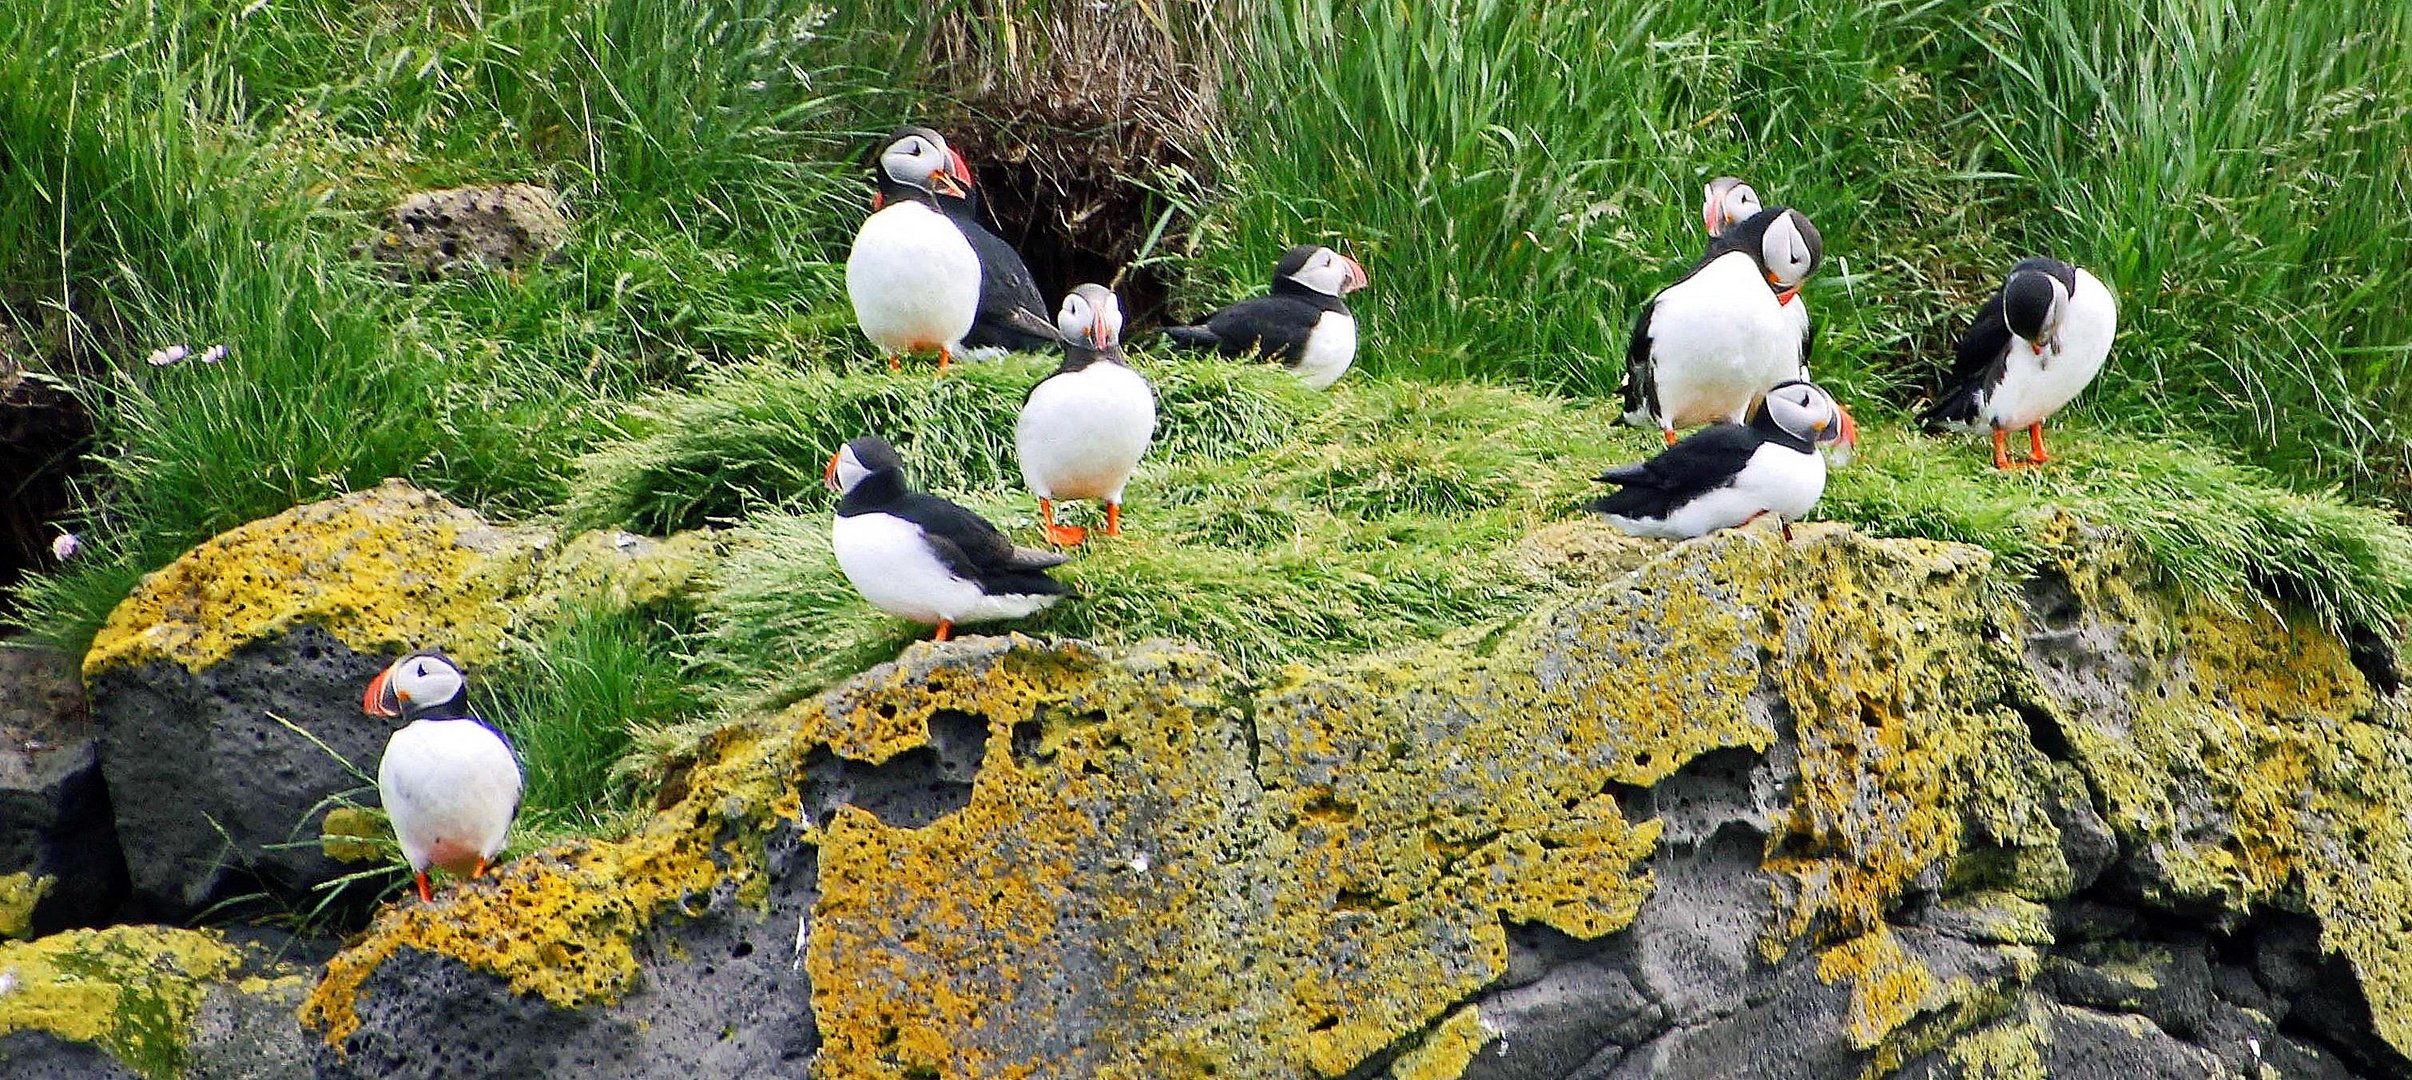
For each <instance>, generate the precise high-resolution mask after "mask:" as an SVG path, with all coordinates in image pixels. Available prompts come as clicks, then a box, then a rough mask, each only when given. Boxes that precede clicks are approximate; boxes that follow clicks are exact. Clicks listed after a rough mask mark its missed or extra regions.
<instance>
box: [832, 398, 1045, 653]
mask: <svg viewBox="0 0 2412 1080" xmlns="http://www.w3.org/2000/svg"><path fill="white" fill-rule="evenodd" d="M824 475H825V477H826V479H827V480H828V483H829V489H830V490H831V491H835V492H838V493H840V495H841V497H840V498H839V499H838V506H837V521H836V522H835V523H834V524H833V525H831V527H830V533H829V541H830V547H831V548H832V549H834V550H835V551H836V553H837V561H838V569H840V570H843V571H845V572H846V579H847V580H848V581H851V582H853V583H854V588H855V591H856V592H859V593H861V594H863V599H865V600H868V601H870V602H871V605H872V606H873V607H876V608H878V609H880V610H881V611H885V612H887V613H888V614H890V615H894V616H896V617H897V618H900V619H910V620H912V621H914V622H920V623H932V624H935V625H936V626H937V627H938V633H937V637H936V640H939V641H945V640H947V638H948V637H949V636H951V635H952V634H953V633H954V629H955V624H956V623H959V622H960V623H976V622H994V621H996V620H999V619H1018V618H1021V617H1023V616H1025V615H1030V614H1033V613H1035V612H1038V611H1042V610H1044V609H1046V608H1047V607H1048V606H1049V605H1051V604H1053V603H1055V602H1056V601H1058V600H1061V599H1063V598H1064V597H1065V596H1067V595H1069V594H1070V592H1071V590H1069V589H1066V588H1065V587H1064V585H1063V583H1062V582H1059V581H1057V580H1055V579H1054V578H1051V577H1048V576H1047V572H1046V571H1047V568H1048V567H1050V566H1060V565H1062V564H1064V563H1065V562H1068V561H1070V559H1071V557H1070V556H1068V555H1064V554H1061V553H1058V552H1053V551H1039V550H1036V549H1034V548H1022V547H1015V546H1014V545H1013V541H1011V540H1008V539H1006V538H1005V534H1004V533H1002V532H999V531H997V527H996V526H994V525H991V524H989V523H988V521H987V519H985V518H982V517H981V516H980V515H978V514H975V513H972V512H971V511H969V510H966V509H964V508H962V507H960V506H957V505H955V504H954V503H951V502H948V501H946V500H945V499H941V498H939V497H937V496H935V495H928V494H924V493H922V492H918V491H914V490H912V489H911V488H909V487H906V486H905V478H904V462H903V461H902V460H901V459H899V458H898V457H897V456H896V451H895V449H894V448H892V447H890V446H889V445H888V444H887V443H886V442H885V441H884V440H881V439H878V438H876V437H873V436H869V435H865V436H863V437H862V438H859V439H855V440H853V441H851V442H848V443H847V444H846V445H844V446H841V447H839V448H838V451H837V453H835V454H832V455H830V456H829V468H828V469H827V471H826V472H825V474H824Z"/></svg>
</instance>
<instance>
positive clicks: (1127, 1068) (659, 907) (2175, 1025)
mask: <svg viewBox="0 0 2412 1080" xmlns="http://www.w3.org/2000/svg"><path fill="white" fill-rule="evenodd" d="M2063 539H2064V541H2065V543H2063V544H2062V546H2061V548H2060V552H2061V553H2060V555H2059V556H2058V557H2057V558H2056V559H2047V560H2045V565H2044V566H2043V568H2042V570H2041V571H2040V573H2039V575H2038V576H2037V577H2036V578H2035V579H2034V580H2032V581H2030V582H2027V583H2026V589H2025V595H2024V597H2023V602H2022V597H2021V595H2020V593H2019V590H2018V588H2017V587H2016V586H2015V585H2014V584H2013V583H2009V582H2004V581H2002V580H2000V579H1999V578H1998V577H1997V576H1996V575H1995V571H1994V569H1993V567H1992V565H1991V561H1990V559H1989V557H1988V556H1987V555H1985V554H1984V553H1983V552H1981V551H1979V550H1977V549H1974V548H1969V547H1965V546H1958V545H1951V544H1941V543H1931V542H1923V541H1888V540H1873V539H1869V538H1866V537H1863V536H1860V535H1859V534H1857V533H1855V532H1853V531H1851V530H1849V529H1846V528H1840V527H1831V526H1828V527H1812V528H1809V529H1804V530H1803V531H1802V539H1801V541H1800V542H1799V543H1797V544H1793V545H1785V544H1782V543H1779V542H1777V541H1776V540H1774V539H1773V538H1772V537H1771V536H1767V535H1760V534H1756V533H1731V534H1725V535H1721V536H1717V537H1713V538H1710V539H1707V540H1705V541H1698V542H1692V543H1686V544H1682V545H1676V546H1674V547H1672V548H1670V549H1669V550H1667V552H1666V553H1665V554H1664V555H1662V556H1660V557H1658V558H1656V559H1654V560H1652V561H1650V562H1648V563H1646V564H1645V565H1643V566H1642V567H1641V568H1640V569H1639V570H1637V571H1635V572H1634V573H1632V574H1631V575H1629V576H1625V577H1622V578H1620V579H1618V580H1616V581H1615V582H1613V583H1612V584H1610V585H1608V586H1606V587H1604V588H1602V589H1600V590H1599V591H1597V592H1596V593H1595V594H1593V595H1591V596H1590V597H1589V598H1587V599H1584V600H1581V601H1579V602H1574V603H1570V604H1567V605H1564V606H1561V607H1558V608H1554V609H1551V610H1547V611H1542V612H1538V613H1535V614H1534V615H1533V616H1532V617H1531V618H1529V619H1527V620H1525V621H1524V622H1523V623H1522V624H1520V625H1517V626H1514V627H1510V628H1507V629H1505V630H1502V631H1500V632H1498V633H1495V634H1492V635H1490V636H1488V637H1485V638H1482V639H1479V640H1475V641H1469V642H1465V643H1453V644H1450V645H1445V646H1424V647H1419V648H1412V649H1408V650H1405V651H1402V652H1400V653H1398V654H1395V655H1392V656H1387V657H1383V658H1377V659H1372V660H1367V661H1362V662H1357V663H1353V664H1349V665H1346V666H1342V667H1339V668H1337V669H1336V670H1330V671H1309V670H1296V671H1293V672H1291V673H1289V674H1288V675H1286V676H1284V677H1282V678H1280V679H1278V680H1275V682H1274V683H1273V684H1272V685H1266V686H1253V685H1248V684H1246V683H1245V682H1243V681H1242V680H1240V679H1239V678H1237V677H1236V676H1235V675H1234V674H1232V672H1231V671H1230V670H1229V669H1227V668H1226V667H1225V666H1223V665H1222V664H1221V663H1219V662H1218V661H1217V660H1216V659H1215V658H1214V657H1213V655H1212V654H1211V653H1210V652H1207V651H1203V650H1200V649H1195V648H1189V647H1182V646H1175V645H1154V646H1147V647H1141V648H1136V649H1130V650H1123V651H1105V650H1100V649H1097V648H1093V647H1091V646H1087V645H1084V644H1081V643H1078V642H1042V641H1036V640H1031V639H1027V638H1023V637H1019V636H1011V637H987V638H971V639H968V640H965V641H961V642H957V643H951V644H946V645H927V644H924V645H916V646H914V647H912V648H910V649H908V650H907V652H906V653H905V655H904V656H903V657H902V658H900V659H899V660H898V661H897V662H895V663H893V664H889V665H885V666H882V667H880V668H876V669H874V670H872V671H870V672H866V673H864V674H863V675H861V676H859V677H857V678H855V679H854V680H852V681H850V682H848V683H846V684H844V685H843V686H841V687H839V688H838V689H836V690H834V691H832V692H830V693H829V694H827V695H825V696H824V697H822V698H819V699H815V700H812V701H807V702H804V703H802V704H799V705H797V706H794V707H791V708H789V709H787V710H785V711H782V712H780V713H777V714H774V715H766V716H758V717H753V718H750V719H746V720H742V721H739V722H737V723H733V724H731V725H730V726H728V727H726V728H723V729H722V730H721V731H719V732H718V733H716V734H715V735H714V736H713V737H712V738H711V739H710V740H709V742H708V743H707V744H706V745H705V746H703V747H702V748H701V749H700V751H699V754H698V758H697V764H696V765H695V767H694V768H693V770H692V772H691V773H690V775H688V776H687V777H686V778H685V783H684V786H683V790H684V793H685V794H684V797H683V800H682V801H680V802H678V803H677V804H676V805H674V806H672V807H670V808H668V809H667V810H665V811H664V812H663V813H662V814H661V815H660V816H659V817H657V818H656V819H655V820H654V821H653V822H651V823H650V824H649V825H648V826H646V827H645V828H643V829H641V830H640V831H639V832H638V833H636V834H635V835H633V836H631V837H629V838H628V839H625V840H622V841H616V842H610V843H599V842H588V843H580V844H572V845H566V846H563V847H559V848H555V849H551V850H548V851H545V852H542V853H539V854H537V855H534V856H531V857H528V858H524V859H520V860H517V861H515V862H513V863H512V864H510V865H508V866H506V867H504V868H503V869H502V871H501V872H500V874H499V875H498V876H496V877H495V878H494V879H493V880H491V881H487V882H480V883H475V884H471V885H468V886H465V887H462V888H460V889H457V890H455V891H453V892H451V893H449V894H448V895H446V896H443V897H439V898H438V900H437V902H436V903H434V904H431V905H422V904H418V903H415V902H411V903H404V904H402V905H399V906H396V907H394V908H392V909H389V910H388V911H386V912H385V913H384V914H382V915H381V916H380V917H379V918H378V920H377V922H376V924H375V925H374V926H373V927H372V928H371V929H370V931H369V932H368V933H367V934H366V935H365V937H363V938H362V939H361V940H360V941H358V942H357V943H356V944H354V945H353V946H351V947H350V948H349V949H347V950H346V951H345V952H344V953H342V954H340V955H338V956H337V957H336V958H335V959H334V960H333V961H332V962H331V963H330V965H329V966H328V968H327V970H326V973H325V976H324V978H323V979H321V980H320V981H319V982H318V984H317V985H316V986H315V987H314V988H313V990H312V991H311V994H310V997H309V999H308V1001H307V1004H306V1005H305V1007H304V1010H303V1018H304V1022H305V1023H306V1024H307V1025H308V1026H309V1027H310V1029H311V1030H312V1031H313V1033H314V1034H316V1035H317V1036H319V1037H320V1039H321V1040H322V1041H321V1042H319V1043H318V1045H317V1048H316V1050H315V1051H314V1053H315V1054H316V1063H317V1067H318V1069H319V1071H320V1072H321V1074H322V1075H331V1076H362V1077H367V1076H422V1075H424V1076H434V1075H453V1074H456V1073H446V1072H444V1071H442V1070H441V1069H440V1068H439V1067H438V1066H437V1065H436V1064H434V1063H432V1062H430V1061H429V1060H428V1059H427V1057H426V1056H425V1055H424V1054H423V1053H422V1052H421V1051H422V1050H423V1049H424V1048H425V1047H428V1046H430V1045H433V1044H435V1043H439V1042H440V1043H442V1044H443V1045H446V1046H450V1047H470V1048H475V1051H474V1052H475V1053H477V1054H480V1055H483V1057H482V1058H481V1059H480V1060H479V1061H478V1062H476V1063H475V1064H476V1066H477V1070H476V1071H479V1072H481V1073H483V1074H489V1075H531V1076H533V1075H571V1074H575V1075H581V1076H596V1077H652V1076H673V1075H689V1074H694V1073H696V1072H697V1069H698V1064H697V1063H699V1062H700V1063H705V1065H706V1071H708V1072H711V1073H717V1074H724V1075H747V1076H754V1075H762V1076H801V1075H805V1074H806V1070H807V1069H808V1068H809V1069H811V1070H812V1074H813V1075H820V1076H845V1077H882V1076H889V1077H910V1076H965V1077H1040V1076H1080V1077H1090V1076H1097V1077H1172V1076H1183V1077H1186V1076H1205V1075H1217V1076H1233V1077H1325V1078H1329V1077H1347V1078H1372V1077H1381V1076H1389V1077H1398V1078H1445V1077H1483V1078H1502V1080H1504V1078H1541V1077H1547V1078H1578V1077H1579V1078H1607V1080H1632V1078H1643V1077H1650V1078H1676V1077H1701V1078H1707V1077H1725V1078H1736V1077H1742V1078H1748V1077H1764V1078H1769V1080H1775V1078H1784V1080H1823V1078H1827V1077H1834V1078H1855V1077H1874V1076H1903V1077H1920V1078H1942V1077H1969V1078H1975V1077H2042V1076H2056V1077H2104V1078H2108V1077H2151V1076H2170V1077H2178V1076H2184V1077H2265V1076H2305V1077H2392V1076H2402V1075H2407V1074H2412V1062H2407V1060H2406V1058H2405V1057H2404V1054H2403V1051H2404V1049H2405V1047H2406V1046H2408V1045H2412V1026H2408V1021H2412V988H2408V986H2407V979H2412V933H2407V932H2406V931H2407V927H2406V925H2405V924H2406V921H2407V918H2408V917H2412V893H2408V891H2412V826H2408V825H2407V821H2406V814H2405V810H2406V808H2407V807H2412V770H2408V769H2407V768H2406V766H2407V764H2412V732H2408V731H2407V725H2408V724H2412V708H2408V707H2407V704H2406V702H2405V701H2404V699H2403V697H2402V696H2401V695H2400V694H2397V695H2394V696H2382V695H2381V693H2380V692H2379V691H2378V690H2377V689H2375V688H2374V686H2373V683H2374V682H2375V681H2378V680H2376V679H2375V678H2374V677H2373V676H2372V675H2371V674H2370V673H2369V671H2368V670H2367V669H2368V668H2369V666H2370V665H2369V663H2368V662H2367V657H2366V656H2357V655H2356V653H2355V651H2354V650H2351V649H2348V648H2347V647H2346V646H2345V645H2344V644H2343V643H2342V641H2341V640H2340V639H2339V638H2338V637H2336V636H2334V635H2332V634H2330V633H2328V632H2327V631H2325V630H2322V629H2320V628H2318V627H2316V626H2313V625H2311V624H2310V623H2308V622H2306V621H2303V620H2301V619H2298V618H2295V617H2292V616H2289V615H2283V614H2278V613H2272V612H2270V611H2267V610H2262V609H2258V608H2253V607H2250V606H2247V607H2244V608H2243V609H2242V610H2240V611H2229V612H2222V611H2219V610H2216V609H2214V608H2209V607H2205V606H2202V605H2200V604H2197V605H2193V606H2189V605H2182V604H2179V603H2177V602H2175V601H2172V600H2169V599H2167V598H2166V597H2165V596H2164V595H2163V594H2161V593H2160V592H2158V591H2156V590H2155V589H2154V588H2152V587H2151V585H2150V583H2149V575H2148V574H2147V573H2146V572H2145V571H2144V570H2142V569H2141V568H2140V567H2138V566H2136V565H2134V564H2133V562H2132V561H2131V560H2129V559H2128V558H2127V557H2126V556H2125V554H2124V553H2123V550H2122V549H2121V548H2120V547H2119V546H2118V545H2116V544H2115V543H2112V542H2109V541H2106V540H2104V539H2102V538H2100V537H2092V536H2087V535H2085V534H2083V533H2082V532H2080V531H2077V530H2074V529H2071V530H2070V531H2069V533H2068V535H2067V536H2066V537H2064V538H2063ZM438 1026H440V1027H441V1029H442V1031H443V1037H442V1038H441V1039H436V1038H434V1037H433V1031H434V1029H435V1028H436V1027H438Z"/></svg>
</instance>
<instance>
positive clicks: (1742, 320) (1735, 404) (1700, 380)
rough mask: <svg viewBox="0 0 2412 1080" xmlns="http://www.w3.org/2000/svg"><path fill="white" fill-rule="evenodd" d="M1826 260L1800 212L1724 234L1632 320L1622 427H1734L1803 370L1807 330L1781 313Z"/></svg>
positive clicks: (1765, 215)
mask: <svg viewBox="0 0 2412 1080" xmlns="http://www.w3.org/2000/svg"><path fill="white" fill-rule="evenodd" d="M1824 257H1825V248H1824V244H1823V241H1822V240H1820V238H1819V237H1818V233H1817V227H1816V226H1815V225H1812V224H1810V223H1809V219H1808V217H1806V216H1804V215H1803V214H1802V213H1801V212H1800V211H1798V210H1793V209H1789V208H1786V207H1776V208H1774V209H1771V210H1762V211H1760V212H1759V213H1758V214H1756V215H1754V216H1752V217H1751V218H1750V219H1749V220H1747V221H1744V222H1742V223H1741V224H1739V225H1736V226H1734V227H1732V228H1729V229H1726V230H1724V231H1723V232H1722V233H1720V235H1718V237H1717V238H1716V239H1715V240H1713V241H1711V242H1710V243H1709V249H1708V252H1707V254H1705V255H1702V256H1701V258H1700V261H1699V262H1698V263H1696V264H1694V265H1693V267H1692V269H1691V271H1690V272H1689V273H1686V274H1685V275H1684V276H1683V277H1682V278H1681V279H1680V280H1678V281H1676V282H1675V283H1674V284H1672V285H1669V286H1667V287H1666V288H1664V289H1660V290H1659V291H1658V295H1657V296H1654V297H1652V298H1651V300H1650V303H1649V304H1648V305H1647V306H1645V307H1643V308H1642V311H1641V316H1640V317H1639V318H1637V319H1635V320H1634V323H1633V337H1632V339H1631V341H1630V342H1628V344H1627V346H1626V349H1625V379H1624V385H1623V387H1622V391H1623V395H1624V402H1625V422H1626V423H1629V424H1632V425H1634V426H1636V427H1644V426H1653V425H1654V426H1656V427H1657V428H1658V429H1659V430H1660V431H1661V432H1663V433H1664V434H1665V436H1666V440H1667V443H1668V445H1670V446H1671V445H1673V444H1674V442H1675V429H1676V427H1678V426H1680V425H1688V424H1705V423H1712V422H1716V421H1725V422H1729V423H1740V422H1741V421H1742V419H1743V417H1744V416H1745V414H1746V413H1747V412H1748V411H1749V409H1750V406H1751V403H1753V402H1755V401H1757V400H1758V399H1759V396H1760V395H1761V394H1764V393H1766V392H1767V389H1768V388H1769V387H1771V386H1774V385H1776V384H1777V383H1781V382H1785V381H1787V380H1792V381H1797V380H1799V379H1800V376H1801V374H1802V372H1803V371H1804V369H1805V358H1806V355H1807V348H1808V334H1807V332H1806V323H1805V322H1804V321H1802V320H1801V319H1799V318H1798V317H1797V315H1796V314H1795V313H1793V312H1791V311H1790V310H1788V309H1789V308H1790V307H1791V306H1792V305H1793V304H1795V303H1797V302H1798V300H1799V295H1800V289H1801V282H1802V281H1803V280H1804V279H1806V278H1807V277H1808V276H1809V275H1810V274H1811V273H1814V272H1815V271H1816V270H1817V267H1818V264H1819V263H1820V262H1821V261H1823V259H1824Z"/></svg>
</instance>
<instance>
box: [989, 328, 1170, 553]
mask: <svg viewBox="0 0 2412 1080" xmlns="http://www.w3.org/2000/svg"><path fill="white" fill-rule="evenodd" d="M1055 325H1056V327H1057V328H1058V329H1059V330H1061V331H1062V333H1063V347H1064V362H1063V363H1062V364H1061V365H1060V366H1058V367H1057V368H1056V369H1055V371H1054V373H1052V374H1050V375H1048V376H1047V377H1046V378H1044V379H1041V380H1039V383H1038V385H1037V386H1033V387H1031V388H1030V396H1029V398H1028V399H1026V400H1024V401H1023V402H1022V415H1021V418H1020V419H1019V420H1017V421H1016V422H1015V423H1014V428H1013V445H1014V450H1015V453H1016V456H1017V457H1019V458H1020V460H1021V464H1022V480H1023V482H1024V483H1026V484H1028V485H1030V490H1031V493H1032V494H1035V495H1037V496H1038V501H1039V520H1040V521H1041V523H1042V525H1043V527H1044V528H1045V530H1046V533H1047V539H1048V540H1049V541H1050V542H1053V543H1056V544H1077V543H1080V542H1081V541H1082V540H1083V539H1086V538H1087V534H1088V531H1087V530H1085V529H1082V528H1079V527H1077V526H1072V525H1058V524H1056V523H1055V504H1056V503H1057V502H1059V501H1064V500H1069V499H1103V500H1105V504H1106V524H1105V531H1106V535H1107V536H1120V535H1122V489H1123V486H1124V485H1126V484H1128V483H1129V482H1130V479H1131V473H1132V471H1133V470H1136V469H1137V468H1138V467H1139V459H1140V458H1142V457H1144V456H1146V454H1147V446H1148V443H1149V442H1151V441H1152V440H1154V438H1155V435H1156V391H1155V388H1154V387H1152V386H1149V385H1148V382H1147V377H1146V376H1144V375H1141V374H1139V373H1138V372H1137V371H1133V370H1131V366H1130V364H1129V362H1128V361H1126V360H1124V358H1123V355H1122V304H1121V303H1120V302H1119V301H1117V300H1116V299H1115V298H1114V293H1113V290H1111V289H1108V288H1106V287H1105V286H1103V285H1082V286H1080V287H1078V288H1075V289H1073V290H1072V293H1071V295H1069V296H1066V297H1064V306H1063V308H1062V309H1061V310H1059V311H1057V312H1056V314H1055Z"/></svg>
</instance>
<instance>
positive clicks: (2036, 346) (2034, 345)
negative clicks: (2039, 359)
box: [2027, 341, 2043, 356]
mask: <svg viewBox="0 0 2412 1080" xmlns="http://www.w3.org/2000/svg"><path fill="white" fill-rule="evenodd" d="M2027 347H2028V348H2030V349H2033V350H2035V355H2037V356H2042V355H2043V342H2040V341H2030V342H2028V343H2027Z"/></svg>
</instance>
